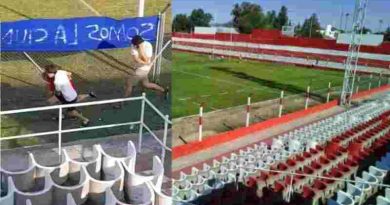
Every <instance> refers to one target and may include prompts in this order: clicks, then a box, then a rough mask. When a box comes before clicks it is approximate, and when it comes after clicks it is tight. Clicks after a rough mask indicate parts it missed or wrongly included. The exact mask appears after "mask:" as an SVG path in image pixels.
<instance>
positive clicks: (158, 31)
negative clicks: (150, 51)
mask: <svg viewBox="0 0 390 205" xmlns="http://www.w3.org/2000/svg"><path fill="white" fill-rule="evenodd" d="M158 19H159V21H158V25H157V36H156V46H155V51H154V57H157V54H158V53H159V52H160V50H159V49H160V28H161V12H159V13H158ZM156 72H157V63H156V62H155V63H154V64H153V73H152V79H153V81H156Z"/></svg>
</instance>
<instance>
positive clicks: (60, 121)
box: [58, 107, 62, 163]
mask: <svg viewBox="0 0 390 205" xmlns="http://www.w3.org/2000/svg"><path fill="white" fill-rule="evenodd" d="M61 150H62V107H60V108H59V109H58V156H59V162H60V163H61V155H62V151H61Z"/></svg>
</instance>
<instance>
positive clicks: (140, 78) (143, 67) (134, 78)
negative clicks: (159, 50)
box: [124, 35, 167, 98]
mask: <svg viewBox="0 0 390 205" xmlns="http://www.w3.org/2000/svg"><path fill="white" fill-rule="evenodd" d="M131 44H132V46H131V48H130V54H131V57H132V59H133V62H134V70H135V72H134V74H130V75H129V77H128V78H127V79H126V86H125V87H126V88H125V95H124V97H125V98H126V97H130V96H131V92H132V90H133V86H135V85H136V84H138V83H139V82H140V83H141V85H142V87H144V88H146V89H151V90H155V91H157V92H159V93H160V94H165V93H166V91H167V90H166V89H164V88H162V87H161V86H159V85H157V84H155V83H151V82H150V81H149V78H148V74H149V71H150V70H151V68H152V65H153V64H152V61H153V60H152V57H153V46H152V44H151V43H150V42H148V41H145V40H144V39H143V38H142V37H141V36H139V35H136V36H134V37H133V38H132V40H131Z"/></svg>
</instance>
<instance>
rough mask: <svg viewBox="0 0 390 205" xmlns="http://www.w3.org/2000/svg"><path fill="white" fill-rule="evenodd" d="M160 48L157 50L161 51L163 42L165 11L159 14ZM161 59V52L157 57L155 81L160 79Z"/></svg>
mask: <svg viewBox="0 0 390 205" xmlns="http://www.w3.org/2000/svg"><path fill="white" fill-rule="evenodd" d="M160 29H161V30H160V34H159V35H160V45H159V46H160V48H159V51H160V52H162V51H163V44H164V33H165V13H162V15H161V27H160ZM161 60H162V54H161V55H160V56H159V57H158V64H157V76H156V77H157V82H158V81H159V80H160V73H161Z"/></svg>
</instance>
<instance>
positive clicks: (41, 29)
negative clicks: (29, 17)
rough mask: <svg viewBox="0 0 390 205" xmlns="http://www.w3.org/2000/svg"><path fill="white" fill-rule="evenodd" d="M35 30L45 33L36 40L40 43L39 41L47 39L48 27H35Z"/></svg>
mask: <svg viewBox="0 0 390 205" xmlns="http://www.w3.org/2000/svg"><path fill="white" fill-rule="evenodd" d="M35 32H36V33H38V32H39V33H43V36H41V37H40V38H38V39H36V40H35V41H34V42H36V43H38V42H42V41H44V40H46V39H47V36H48V32H47V30H46V29H44V28H37V29H35Z"/></svg>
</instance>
